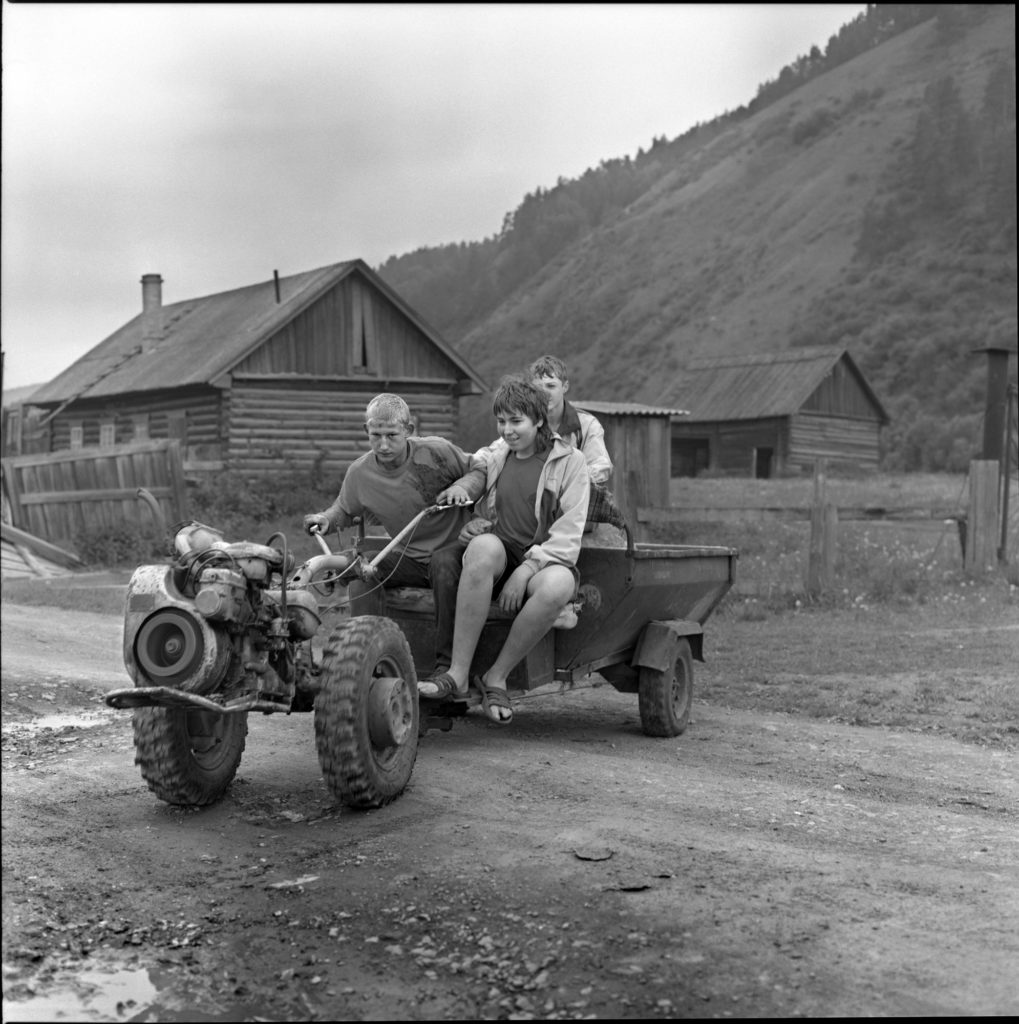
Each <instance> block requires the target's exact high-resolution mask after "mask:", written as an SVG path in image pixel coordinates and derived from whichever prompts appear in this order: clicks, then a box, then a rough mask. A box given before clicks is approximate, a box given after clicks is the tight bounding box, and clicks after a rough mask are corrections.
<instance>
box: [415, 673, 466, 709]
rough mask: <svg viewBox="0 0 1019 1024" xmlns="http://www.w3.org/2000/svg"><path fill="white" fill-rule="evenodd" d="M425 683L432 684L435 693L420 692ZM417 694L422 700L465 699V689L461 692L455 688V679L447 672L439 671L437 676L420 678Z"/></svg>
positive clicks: (464, 700)
mask: <svg viewBox="0 0 1019 1024" xmlns="http://www.w3.org/2000/svg"><path fill="white" fill-rule="evenodd" d="M425 684H428V685H431V686H434V687H435V688H436V692H435V693H422V692H421V687H422V686H424V685H425ZM418 696H419V697H421V698H422V699H423V700H451V701H457V702H459V701H463V702H466V700H467V691H466V690H464V691H463V692H462V693H461V692H460V690H458V689H457V688H456V680H455V679H454V678H453V677H452V676H451V675H450V674H449V673H448V672H440V673H439V674H438V675H437V676H432V677H431V678H429V679H422V680H421V681H420V682H419V683H418Z"/></svg>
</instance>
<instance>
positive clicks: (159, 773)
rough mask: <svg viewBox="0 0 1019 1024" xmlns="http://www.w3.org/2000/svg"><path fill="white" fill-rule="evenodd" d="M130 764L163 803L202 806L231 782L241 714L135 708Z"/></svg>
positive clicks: (243, 721) (244, 720) (240, 749)
mask: <svg viewBox="0 0 1019 1024" xmlns="http://www.w3.org/2000/svg"><path fill="white" fill-rule="evenodd" d="M132 726H133V728H134V748H135V758H134V762H135V764H136V765H138V766H139V767H140V768H141V773H142V778H143V779H144V780H145V781H146V782H147V783H148V786H149V789H151V790H152V792H153V793H155V794H156V796H157V797H159V799H160V800H165V801H166V802H167V803H168V804H179V805H182V806H185V807H204V806H205V805H206V804H212V803H215V802H216V801H217V800H218V799H219V798H220V797H221V796H222V795H223V794H224V793H225V792H226V788H227V786H229V785H230V783H231V782H232V781H233V777H234V775H235V774H236V773H237V767H238V765H239V764H240V763H241V755H242V754H243V753H244V740H245V737H246V736H247V734H248V716H247V714H245V713H243V712H237V713H235V714H225V715H224V714H220V713H218V712H215V711H203V710H198V709H194V710H190V709H181V708H135V711H134V717H133V719H132Z"/></svg>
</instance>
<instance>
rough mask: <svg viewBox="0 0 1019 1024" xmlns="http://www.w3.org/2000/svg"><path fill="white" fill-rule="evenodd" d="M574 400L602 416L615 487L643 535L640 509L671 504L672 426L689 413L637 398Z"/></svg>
mask: <svg viewBox="0 0 1019 1024" xmlns="http://www.w3.org/2000/svg"><path fill="white" fill-rule="evenodd" d="M573 404H574V405H575V406H576V407H577V408H578V409H583V410H584V411H585V412H589V413H591V414H592V415H594V416H596V417H597V418H598V422H599V423H600V424H601V425H602V427H603V428H604V430H605V447H606V449H607V450H608V453H609V458H610V459H612V478H611V479H610V480H609V490H611V491H612V495H613V498H614V499H615V503H616V505H617V506H618V507H619V510H620V511H621V512H622V513H623V515H624V517H625V518H626V521H627V522H628V523H629V524H630V528H631V529H633V530H634V531H635V533H636V535H637V536H638V538H639V537H640V530H639V527H638V524H639V523H640V521H641V515H640V510H641V509H644V508H652V507H653V508H664V507H667V506H668V504H669V466H670V450H671V449H670V445H671V433H670V431H671V425H672V423H673V422H674V420H675V419H676V418H677V417H681V416H684V415H685V413H684V412H683V411H682V410H680V409H664V408H656V407H654V406H650V405H638V404H636V403H634V402H583V401H580V400H579V399H577V400H573Z"/></svg>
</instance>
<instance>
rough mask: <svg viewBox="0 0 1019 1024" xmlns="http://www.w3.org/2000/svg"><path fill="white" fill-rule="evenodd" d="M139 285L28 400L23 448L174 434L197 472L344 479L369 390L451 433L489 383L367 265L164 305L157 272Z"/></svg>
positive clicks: (424, 426) (432, 430) (425, 426)
mask: <svg viewBox="0 0 1019 1024" xmlns="http://www.w3.org/2000/svg"><path fill="white" fill-rule="evenodd" d="M141 283H142V309H141V311H140V312H139V314H138V316H136V317H135V318H134V319H132V320H130V321H129V322H128V323H126V324H125V325H124V326H123V327H121V328H120V329H119V330H117V331H115V332H114V333H113V334H111V335H110V336H109V337H108V338H107V339H106V340H105V341H102V342H100V343H99V344H98V345H97V346H96V347H95V348H93V349H92V350H91V351H90V352H88V353H87V354H86V355H85V356H83V357H82V358H81V359H79V360H78V361H77V362H76V363H74V364H73V365H72V366H70V367H69V368H68V369H67V370H65V371H64V372H63V373H61V374H60V375H59V376H57V377H55V378H54V379H53V380H52V381H50V382H49V383H47V384H44V385H43V386H41V387H40V388H38V389H37V390H36V391H35V392H34V393H33V394H32V396H31V398H32V405H33V406H34V407H35V412H34V423H33V424H32V426H33V428H34V429H32V430H30V431H25V432H23V434H22V438H21V440H22V451H23V452H54V451H62V450H65V449H74V448H82V447H94V446H99V447H113V446H117V445H123V444H126V443H129V442H141V441H148V440H161V439H165V438H171V439H174V438H175V439H178V440H180V442H181V443H182V446H183V451H184V465H185V469H186V470H189V471H201V470H219V469H234V470H240V471H243V472H251V473H261V472H265V471H269V470H273V469H281V468H284V467H287V466H290V467H294V468H298V467H300V468H308V467H310V466H311V465H313V464H317V465H318V466H319V468H320V469H323V470H325V471H334V472H335V471H336V470H342V469H344V468H345V467H346V466H347V465H349V464H350V462H351V461H352V460H353V459H355V458H356V457H357V456H358V455H361V454H362V453H363V452H364V451H365V450H366V447H365V441H364V432H363V425H364V409H365V406H366V405H367V403H368V401H369V399H370V398H371V397H372V396H373V395H375V394H378V393H379V392H382V391H394V392H397V393H399V394H401V395H403V397H404V398H406V399H407V401H408V403H409V404H410V406H411V409H412V410H413V412H414V413H415V415H416V416H417V419H418V432H419V433H421V434H440V435H443V436H445V437H451V438H455V437H456V436H457V431H458V419H459V399H460V397H461V396H463V395H469V394H480V393H482V392H483V391H484V390H485V387H486V385H485V382H484V381H483V380H482V379H481V377H479V376H478V374H477V373H476V372H475V371H474V370H473V369H472V368H471V367H470V366H469V365H468V364H467V363H466V362H465V361H464V360H463V359H462V358H461V357H460V356H459V355H458V354H457V353H456V352H455V351H454V350H453V349H452V348H451V347H450V346H449V345H448V344H446V343H445V342H444V341H443V340H442V338H440V337H439V335H438V334H437V333H436V332H435V331H434V330H433V329H432V328H431V327H429V326H428V325H427V324H426V323H425V322H424V321H423V320H422V319H421V317H420V316H419V315H418V314H416V313H415V312H414V311H413V310H412V309H411V308H410V307H409V306H408V305H407V304H406V303H405V302H404V301H403V300H402V299H401V298H400V296H399V295H397V294H396V292H394V291H393V289H392V288H390V287H389V285H387V284H386V283H385V282H384V281H383V280H382V279H381V278H380V277H379V276H378V275H377V274H375V273H374V272H373V271H372V270H371V269H370V268H369V267H368V266H367V264H365V263H364V262H363V261H362V260H351V261H349V262H345V263H336V264H333V265H332V266H328V267H322V268H320V269H318V270H311V271H307V272H306V273H302V274H295V275H293V276H289V277H279V276H278V275H275V274H274V275H273V278H272V279H270V280H267V281H262V282H260V283H258V284H252V285H248V286H247V287H244V288H237V289H235V290H233V291H227V292H220V293H218V294H216V295H208V296H205V297H203V298H196V299H187V300H185V301H183V302H174V303H171V304H168V305H164V304H163V301H162V278H161V277H160V276H159V275H158V274H146V275H145V276H144V277H142V281H141ZM40 410H41V414H40Z"/></svg>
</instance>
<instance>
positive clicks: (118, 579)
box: [0, 571, 131, 617]
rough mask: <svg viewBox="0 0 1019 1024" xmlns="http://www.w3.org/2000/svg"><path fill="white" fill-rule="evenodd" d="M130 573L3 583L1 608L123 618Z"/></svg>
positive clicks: (109, 573) (76, 575) (77, 575)
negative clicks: (9, 606) (59, 610)
mask: <svg viewBox="0 0 1019 1024" xmlns="http://www.w3.org/2000/svg"><path fill="white" fill-rule="evenodd" d="M130 577H131V572H130V571H119V572H106V573H75V574H74V575H72V576H56V577H53V578H51V579H27V578H26V579H20V578H18V579H5V580H3V582H2V584H0V600H2V601H3V603H4V604H7V603H10V604H19V605H28V606H29V607H46V608H63V609H65V610H67V611H72V612H95V613H96V614H97V615H116V616H118V617H119V616H122V615H123V614H124V587H125V586H126V584H127V581H128V580H129V579H130Z"/></svg>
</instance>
